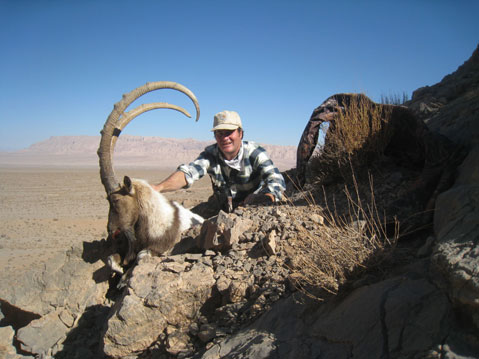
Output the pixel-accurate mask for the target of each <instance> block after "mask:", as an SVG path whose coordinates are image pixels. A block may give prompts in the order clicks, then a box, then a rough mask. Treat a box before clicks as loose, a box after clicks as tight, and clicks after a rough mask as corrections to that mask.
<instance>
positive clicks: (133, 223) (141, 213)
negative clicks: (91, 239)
mask: <svg viewBox="0 0 479 359" xmlns="http://www.w3.org/2000/svg"><path fill="white" fill-rule="evenodd" d="M163 88H169V89H174V90H178V91H180V92H183V93H184V94H186V95H187V96H188V97H189V98H190V99H191V100H192V101H193V103H194V105H195V108H196V120H197V121H198V118H199V116H200V109H199V105H198V101H197V100H196V97H195V95H194V94H193V93H192V92H191V91H190V90H188V89H187V88H186V87H184V86H182V85H180V84H177V83H175V82H169V81H160V82H150V83H147V84H146V85H144V86H141V87H138V88H137V89H135V90H133V91H132V92H130V93H128V94H126V95H123V99H122V100H121V101H120V102H118V103H116V104H115V106H114V108H113V111H112V112H111V114H110V115H109V116H108V119H107V120H106V122H105V125H104V127H103V130H102V131H101V135H102V136H101V141H100V147H99V149H98V156H99V158H100V177H101V182H102V183H103V186H104V187H105V191H106V194H107V199H108V201H109V203H110V209H109V213H108V234H109V235H110V236H111V237H112V238H113V240H114V241H115V240H116V239H115V238H116V237H117V235H118V234H119V233H122V234H123V235H124V237H125V238H126V239H127V243H126V244H127V248H126V255H124V257H123V260H121V256H120V253H115V254H113V255H111V256H110V257H109V258H108V263H109V265H110V267H111V268H112V269H113V270H114V271H117V272H120V273H121V272H123V270H122V267H121V265H126V264H128V263H130V262H131V261H133V260H134V259H135V258H136V257H137V256H138V255H139V256H141V255H143V254H147V253H152V254H156V255H158V254H161V253H163V252H165V251H166V250H168V249H170V248H172V247H173V245H174V244H175V243H176V242H178V241H179V239H180V234H181V232H182V231H184V230H186V229H188V228H189V227H191V226H192V225H194V224H197V223H202V222H203V218H202V217H200V216H198V215H196V214H194V213H192V212H190V211H189V210H187V209H185V208H184V207H182V206H180V205H179V204H178V203H176V202H171V201H169V200H167V199H166V198H165V197H164V196H163V195H162V194H160V193H158V192H157V191H155V190H154V189H153V188H152V187H151V186H150V185H149V184H148V183H147V182H146V181H143V180H138V179H131V178H130V177H128V176H125V178H124V180H123V184H122V185H120V183H119V182H118V181H117V180H116V178H115V173H114V171H113V165H112V156H113V150H114V147H115V144H116V140H117V138H118V136H119V135H120V133H121V131H122V130H123V128H125V126H126V125H127V124H128V123H129V122H130V121H131V120H132V119H133V118H135V117H136V116H138V115H140V114H142V113H144V112H146V111H149V110H152V109H157V108H169V109H174V110H177V111H180V112H182V113H183V114H185V115H186V116H188V117H191V116H190V114H189V113H188V112H187V111H186V110H184V109H183V108H181V107H178V106H175V105H171V104H168V103H150V104H143V105H140V106H138V107H137V108H135V109H134V110H131V111H129V112H126V113H125V112H124V111H125V109H126V108H127V107H128V106H129V105H130V104H131V103H132V102H133V101H135V100H136V99H137V98H138V97H140V96H141V95H143V94H145V93H147V92H150V91H154V90H157V89H163Z"/></svg>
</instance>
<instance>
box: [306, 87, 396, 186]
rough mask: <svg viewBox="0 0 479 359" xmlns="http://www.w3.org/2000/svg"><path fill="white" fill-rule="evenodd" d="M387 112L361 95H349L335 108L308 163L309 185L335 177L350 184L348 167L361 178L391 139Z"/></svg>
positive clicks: (387, 107)
mask: <svg viewBox="0 0 479 359" xmlns="http://www.w3.org/2000/svg"><path fill="white" fill-rule="evenodd" d="M391 113H392V107H391V106H389V105H382V104H377V103H375V102H373V101H371V100H370V99H369V98H368V97H366V96H365V95H363V94H352V95H351V96H349V97H348V101H345V102H344V103H342V104H341V106H338V108H337V109H336V114H335V117H334V119H333V120H331V121H330V122H329V128H328V129H327V132H326V136H325V141H324V145H323V146H321V147H320V148H319V149H318V151H316V153H315V154H314V155H313V156H312V158H311V160H310V163H311V165H310V171H311V175H312V178H313V179H314V180H313V182H320V183H327V182H330V181H333V180H335V179H337V178H342V179H345V180H347V181H348V182H351V181H352V178H351V177H350V173H351V172H350V168H351V167H352V169H353V172H354V173H355V174H356V176H359V177H362V176H363V175H364V174H365V171H364V169H365V168H367V167H368V165H369V164H370V163H371V162H372V161H373V160H374V159H376V158H378V157H379V156H381V155H382V154H383V153H384V150H385V148H386V147H387V145H388V143H389V141H390V139H391V134H392V131H391V129H390V126H389V120H390V117H391Z"/></svg>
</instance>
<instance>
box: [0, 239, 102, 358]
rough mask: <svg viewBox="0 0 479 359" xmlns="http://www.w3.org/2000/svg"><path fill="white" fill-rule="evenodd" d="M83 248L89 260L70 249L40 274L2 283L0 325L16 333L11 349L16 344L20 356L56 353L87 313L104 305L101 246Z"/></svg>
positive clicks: (52, 261) (46, 265)
mask: <svg viewBox="0 0 479 359" xmlns="http://www.w3.org/2000/svg"><path fill="white" fill-rule="evenodd" d="M85 246H86V247H88V248H89V250H88V251H87V252H88V253H89V255H88V256H85V255H84V253H85V251H84V248H83V247H82V246H78V247H73V248H72V249H70V250H69V251H68V252H66V253H64V254H61V255H58V256H56V257H54V258H53V259H52V260H50V261H48V262H47V263H46V264H45V266H44V267H43V268H42V269H41V270H39V271H35V272H29V273H28V274H26V275H25V276H23V277H20V278H11V279H10V280H9V281H2V282H1V283H0V303H1V308H2V313H3V315H4V318H3V320H2V324H6V325H8V327H7V328H12V329H13V330H15V331H16V335H15V340H14V341H13V342H11V343H10V345H12V344H13V343H16V345H17V347H18V349H19V350H20V352H22V353H25V354H30V355H51V354H54V353H56V352H57V351H60V350H61V348H62V342H63V340H65V338H66V337H67V334H68V332H69V331H70V330H72V329H73V328H74V327H75V326H76V325H77V324H78V321H79V320H80V318H81V317H82V315H83V313H84V312H85V310H86V309H87V308H89V307H94V306H97V305H102V304H103V303H104V302H105V295H106V292H107V290H108V282H107V278H108V275H109V273H108V272H107V271H106V270H105V268H104V263H103V262H102V261H101V260H100V253H101V252H102V249H101V246H98V247H97V248H94V247H92V246H91V245H89V244H88V243H85ZM5 330H6V329H5ZM12 348H13V347H12Z"/></svg>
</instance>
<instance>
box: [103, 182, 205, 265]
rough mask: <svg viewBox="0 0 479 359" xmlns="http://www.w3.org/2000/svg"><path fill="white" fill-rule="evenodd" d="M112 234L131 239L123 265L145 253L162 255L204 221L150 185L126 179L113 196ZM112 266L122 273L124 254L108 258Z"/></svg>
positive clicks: (109, 228)
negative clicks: (122, 256) (121, 257)
mask: <svg viewBox="0 0 479 359" xmlns="http://www.w3.org/2000/svg"><path fill="white" fill-rule="evenodd" d="M109 201H110V212H109V215H108V231H109V233H110V234H111V235H112V237H113V239H114V240H116V238H115V237H116V235H117V234H118V233H120V232H121V233H123V234H124V235H125V237H126V238H127V240H128V244H127V245H128V248H127V254H126V255H125V257H124V259H123V264H128V263H129V262H131V261H132V260H133V259H135V258H137V256H138V254H139V253H141V255H140V257H141V256H143V255H145V254H155V255H159V254H162V253H164V252H165V251H167V250H169V249H171V248H172V247H173V246H174V245H175V244H176V243H177V242H179V241H180V238H181V233H182V232H184V231H185V230H187V229H189V228H191V227H192V226H194V225H196V224H201V223H203V222H204V219H203V218H202V217H201V216H199V215H197V214H195V213H193V212H191V211H189V210H188V209H186V208H184V207H183V206H181V205H180V204H179V203H177V202H173V201H169V200H168V199H166V198H165V197H164V196H163V195H162V194H161V193H159V192H157V191H155V190H154V189H153V188H152V187H151V186H150V185H149V184H148V182H146V181H144V180H141V179H130V178H129V177H127V176H125V178H124V181H123V185H122V186H121V187H120V188H118V189H117V190H116V191H114V192H113V193H111V194H110V195H109ZM108 263H109V264H110V267H111V268H112V269H113V270H114V271H117V272H121V265H120V263H121V261H120V255H119V254H118V253H115V254H113V255H111V256H110V257H109V259H108Z"/></svg>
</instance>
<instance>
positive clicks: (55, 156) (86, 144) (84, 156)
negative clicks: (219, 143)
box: [0, 135, 296, 170]
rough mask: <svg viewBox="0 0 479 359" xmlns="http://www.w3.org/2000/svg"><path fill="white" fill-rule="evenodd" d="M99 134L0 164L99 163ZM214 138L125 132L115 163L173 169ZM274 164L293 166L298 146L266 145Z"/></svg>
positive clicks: (5, 157)
mask: <svg viewBox="0 0 479 359" xmlns="http://www.w3.org/2000/svg"><path fill="white" fill-rule="evenodd" d="M99 143H100V136H54V137H50V138H49V139H47V140H45V141H41V142H37V143H34V144H33V145H31V146H30V147H28V148H26V149H24V150H20V151H15V152H8V153H7V152H0V165H8V166H22V165H23V166H68V167H71V166H82V167H96V166H98V156H97V154H96V151H97V149H98V144H99ZM211 143H213V141H198V140H194V139H191V138H188V139H175V138H162V137H154V136H131V135H123V136H121V137H120V138H119V140H118V143H117V146H116V149H115V155H114V163H115V165H116V166H122V167H153V168H164V169H170V168H175V167H176V166H178V165H179V164H181V163H187V162H190V161H192V160H193V159H195V158H196V156H197V155H198V154H199V153H200V152H201V151H202V150H203V149H204V148H205V147H206V146H207V145H209V144H211ZM264 147H265V148H266V150H267V151H268V153H269V154H270V156H271V158H272V159H273V161H274V162H275V164H276V165H277V166H278V167H279V168H280V169H281V170H286V169H290V168H292V167H294V165H295V161H296V147H295V146H281V145H264Z"/></svg>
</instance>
